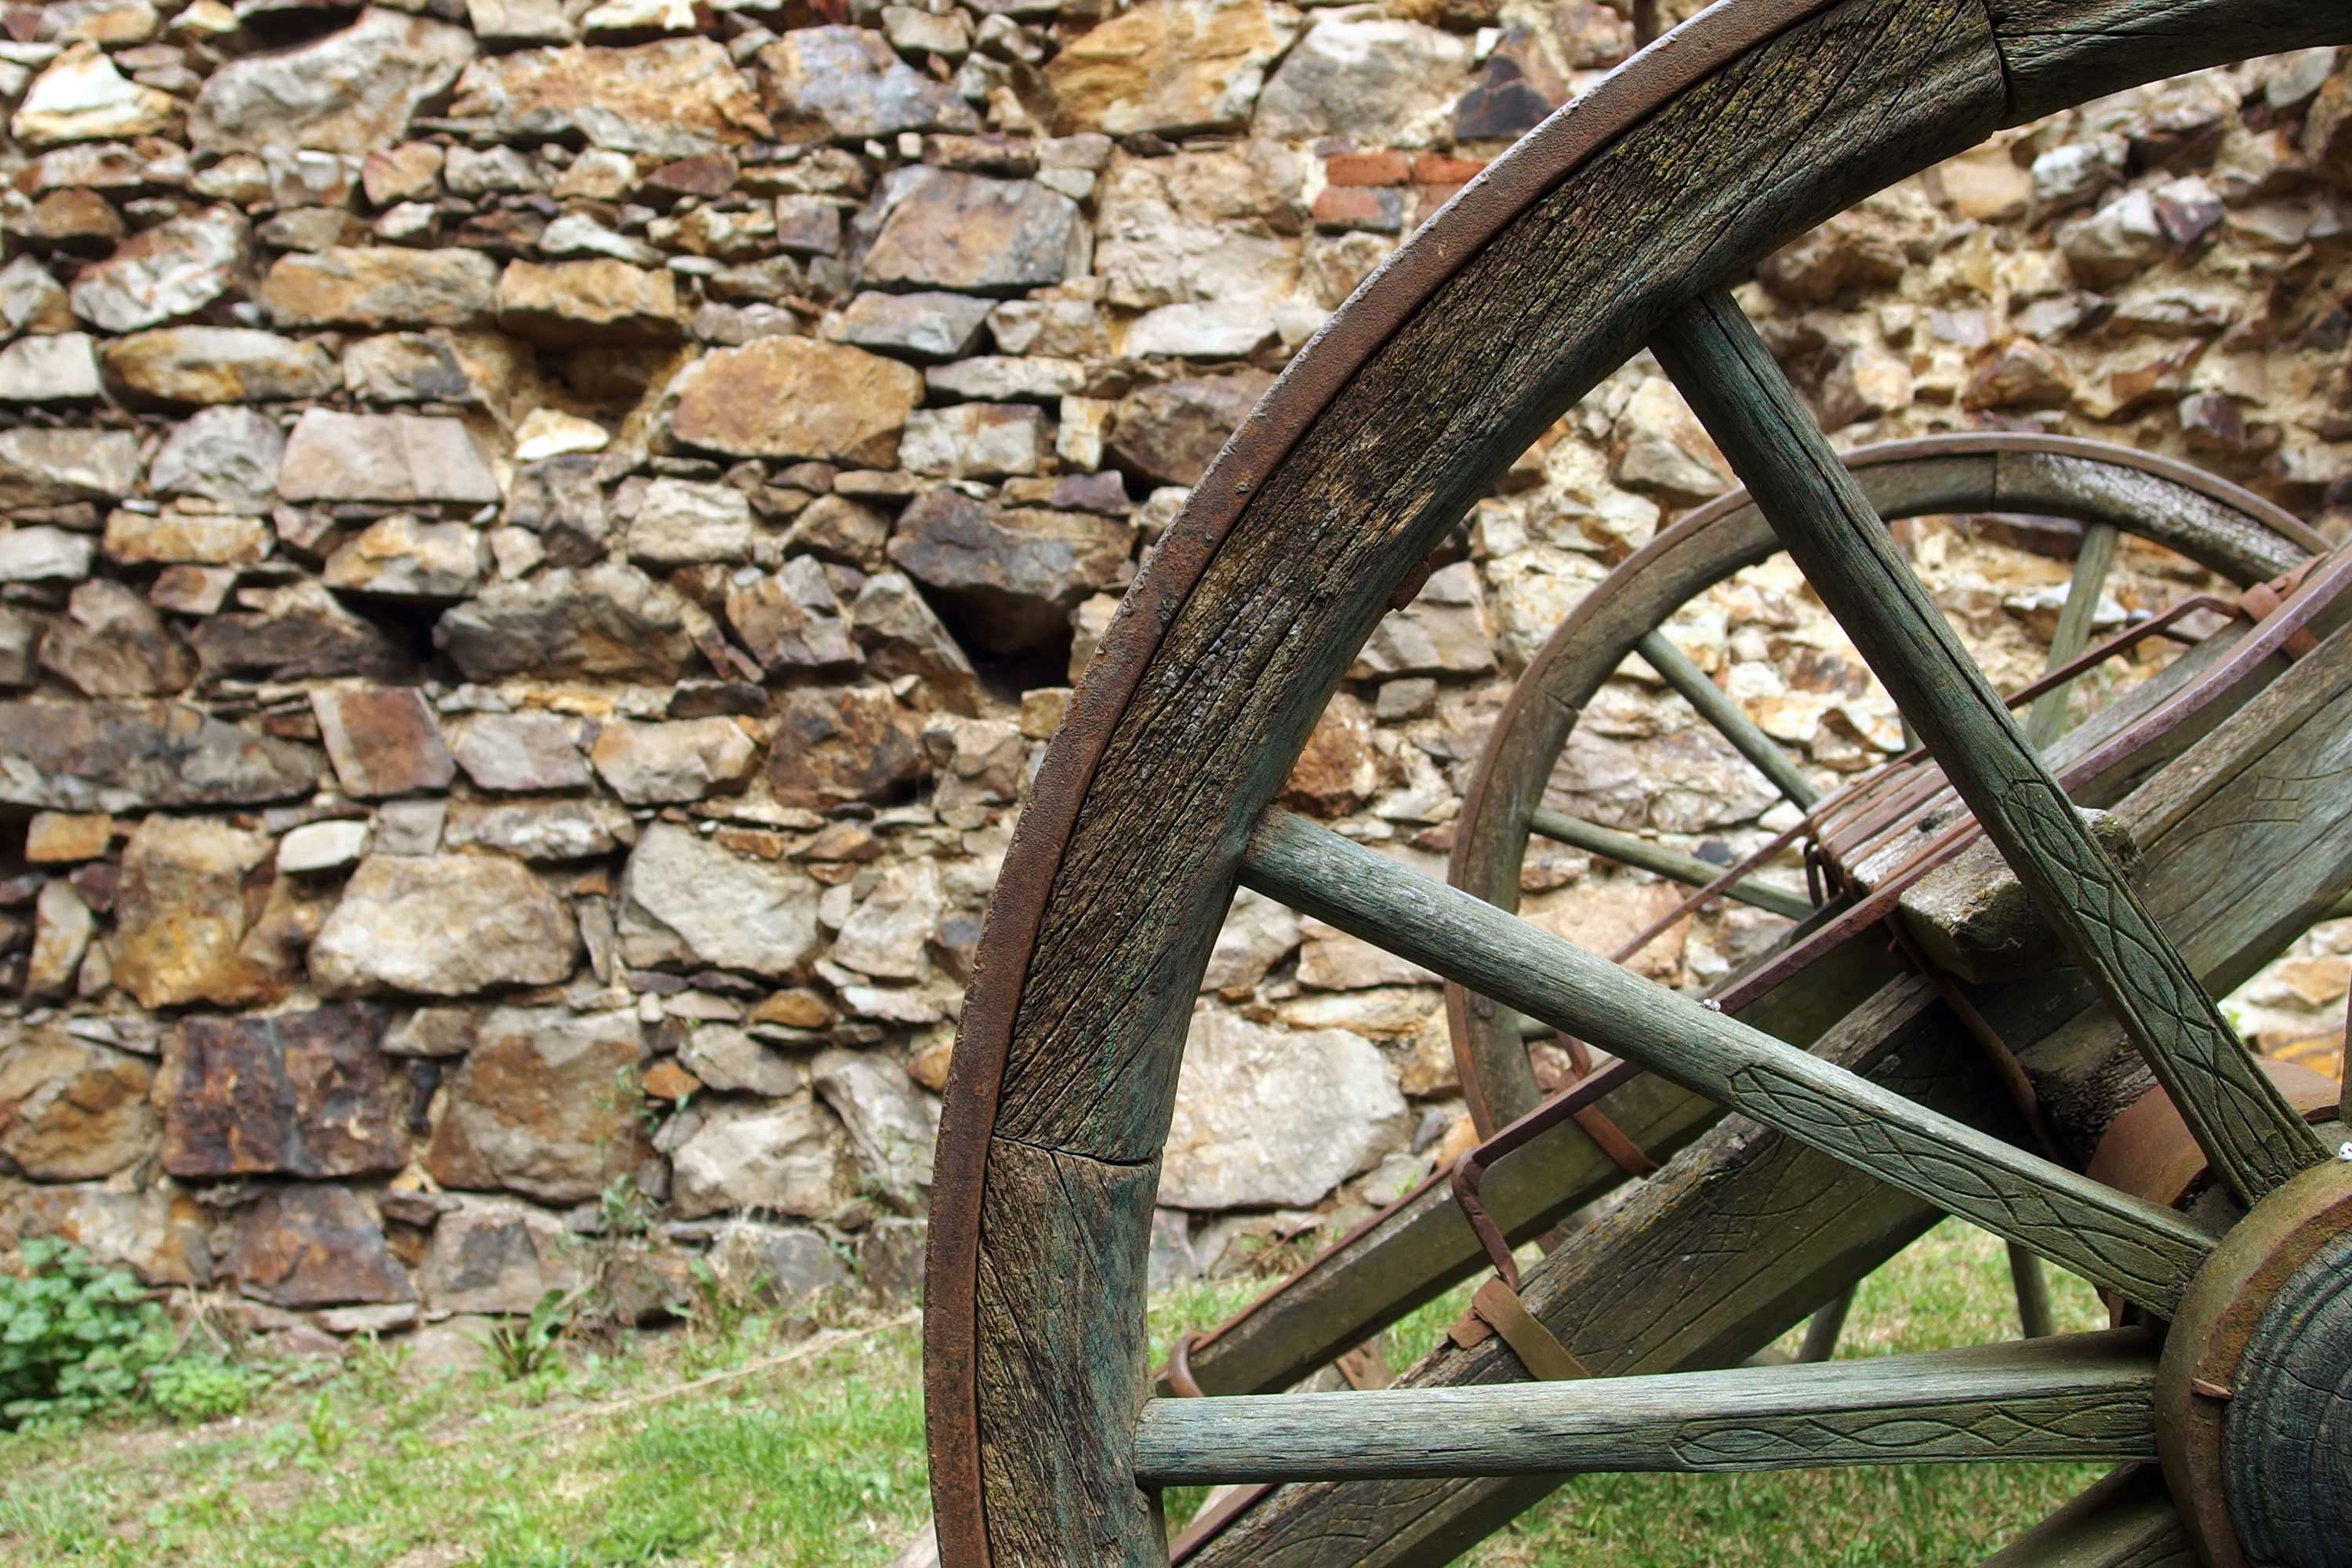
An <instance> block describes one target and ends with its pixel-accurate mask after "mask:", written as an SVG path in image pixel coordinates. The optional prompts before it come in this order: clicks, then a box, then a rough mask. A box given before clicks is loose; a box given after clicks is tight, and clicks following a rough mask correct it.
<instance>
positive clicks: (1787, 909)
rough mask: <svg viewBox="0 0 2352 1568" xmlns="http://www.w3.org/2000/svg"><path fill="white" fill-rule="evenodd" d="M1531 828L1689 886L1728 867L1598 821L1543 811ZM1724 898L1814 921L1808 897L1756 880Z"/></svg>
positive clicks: (1531, 818) (1730, 889) (1733, 889)
mask: <svg viewBox="0 0 2352 1568" xmlns="http://www.w3.org/2000/svg"><path fill="white" fill-rule="evenodd" d="M1528 826H1529V827H1531V828H1533V829H1534V830H1535V831H1536V832H1538V833H1540V834H1542V835H1543V836H1544V837H1546V838H1549V839H1550V840H1552V841H1553V842H1554V843H1557V844H1565V845H1567V846H1569V847H1570V848H1572V849H1584V850H1589V851H1590V852H1591V853H1592V854H1595V855H1600V856H1604V857H1606V858H1609V859H1612V860H1614V861H1616V862H1617V863H1618V864H1619V865H1621V866H1631V867H1633V868H1635V869H1636V870H1642V871H1648V872H1650V873H1652V874H1653V875H1654V876H1660V877H1664V878H1665V879H1667V880H1669V881H1675V882H1680V883H1682V884H1683V885H1684V886H1685V887H1691V888H1704V887H1706V886H1707V885H1708V884H1709V883H1711V882H1713V881H1714V880H1715V879H1717V877H1720V876H1722V875H1723V872H1724V868H1723V867H1721V866H1717V865H1713V864H1711V863H1709V862H1707V861H1705V860H1702V859H1700V858H1698V857H1697V856H1696V855H1685V854H1684V853H1682V852H1681V851H1680V850H1678V849H1669V848H1667V847H1665V846H1664V845H1663V844H1653V843H1651V842H1650V841H1649V840H1648V839H1646V838H1643V837H1638V836H1636V835H1634V834H1631V833H1620V832H1619V831H1617V829H1615V828H1613V827H1603V826H1601V824H1599V823H1597V822H1587V821H1585V820H1584V819H1583V818H1582V817H1580V816H1569V815H1568V814H1567V813H1566V812H1560V811H1552V810H1550V809H1549V808H1545V807H1538V809H1537V810H1535V811H1533V812H1531V813H1529V814H1528ZM1723 896H1724V897H1725V898H1727V899H1736V900H1738V901H1739V902H1741V903H1743V904H1747V905H1749V906H1751V907H1753V908H1756V909H1759V910H1770V911H1771V912H1772V913H1774V914H1776V915H1786V916H1788V917H1789V918H1790V920H1792V921H1801V920H1805V919H1807V918H1809V917H1810V916H1811V914H1812V912H1813V901H1812V900H1811V899H1808V898H1806V897H1805V896H1804V895H1803V894H1802V893H1792V892H1790V890H1789V889H1786V888H1776V887H1774V886H1773V885H1772V884H1771V883H1769V882H1766V881H1762V880H1759V879H1757V878H1754V877H1742V878H1741V879H1739V880H1738V881H1737V882H1734V883H1732V884H1731V885H1730V886H1729V887H1727V888H1726V889H1724V890H1723Z"/></svg>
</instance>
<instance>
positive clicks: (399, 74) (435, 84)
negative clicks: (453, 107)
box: [188, 7, 474, 153]
mask: <svg viewBox="0 0 2352 1568" xmlns="http://www.w3.org/2000/svg"><path fill="white" fill-rule="evenodd" d="M472 58H474V39H473V35H471V34H470V33H467V31H466V30H465V29H464V28H462V27H452V26H447V25H446V24H445V23H441V22H436V21H431V20H428V19H427V18H425V17H423V16H403V15H402V14H401V13H399V12H397V11H391V10H378V9H375V8H373V7H371V8H370V9H368V10H365V11H362V12H361V13H360V18H359V20H358V21H357V22H355V23H353V24H352V26H348V27H345V28H343V29H342V30H341V31H340V32H335V33H330V34H328V35H327V36H326V37H322V38H318V39H315V40H313V41H312V42H310V43H308V44H302V45H299V46H297V47H294V48H290V49H281V50H276V51H273V52H270V53H267V54H259V55H254V56H251V57H249V58H245V59H239V60H231V61H229V62H228V63H227V64H226V65H224V66H222V67H220V68H218V69H216V70H215V71H214V72H213V73H212V75H211V76H210V77H209V78H207V79H206V80H205V86H204V90H203V91H201V92H199V93H197V94H196V102H195V107H194V109H193V110H190V111H189V114H188V140H189V141H190V142H193V143H194V145H195V146H197V147H198V148H200V149H202V150H204V151H205V152H210V153H282V152H283V150H284V149H286V148H289V147H313V148H317V149H319V150H320V151H321V152H327V153H373V152H375V151H376V150H377V149H379V148H382V147H387V146H390V145H391V144H392V143H394V142H398V141H399V140H400V139H401V136H402V134H403V133H404V132H405V131H406V130H407V128H408V120H409V117H410V116H411V115H413V114H415V112H416V110H417V109H418V107H419V106H420V105H422V104H423V103H424V102H425V100H428V99H430V98H433V97H434V96H436V94H438V93H442V92H445V91H446V90H447V89H448V88H449V85H450V83H452V82H454V81H456V80H457V73H458V71H460V70H462V69H463V68H465V66H466V63H467V61H468V60H470V59H472Z"/></svg>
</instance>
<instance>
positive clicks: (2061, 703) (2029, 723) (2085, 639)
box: [2025, 522, 2122, 752]
mask: <svg viewBox="0 0 2352 1568" xmlns="http://www.w3.org/2000/svg"><path fill="white" fill-rule="evenodd" d="M2121 538H2122V534H2121V533H2120V531H2118V530H2117V529H2116V526H2115V525H2114V524H2113V523H2108V522H2095V523H2092V524H2090V525H2089V526H2088V527H2086V528H2084V530H2083V548H2082V549H2081V550H2079V551H2077V552H2075V554H2074V581H2073V582H2071V583H2069V584H2066V602H2065V603H2064V604H2063V605H2060V606H2059V609H2058V629H2057V630H2056V631H2054V632H2053V633H2052V634H2051V637H2050V659H2049V662H2048V663H2047V664H2045V665H2043V666H2042V668H2043V669H2044V670H2045V671H2047V670H2053V669H2055V668H2058V667H2059V666H2060V665H2062V664H2064V663H2065V662H2066V661H2067V660H2068V659H2070V658H2074V656H2075V655H2076V654H2079V653H2081V652H2082V651H2083V649H2084V647H2087V646H2088V645H2089V643H2090V640H2091V623H2092V622H2093V621H2094V620H2095V619H2096V618H2097V617H2098V614H2099V597H2100V595H2103V594H2105V592H2106V588H2107V573H2108V570H2109V569H2110V568H2111V567H2113V566H2114V565H2115V561H2116V543H2117V542H2119V541H2120V540H2121ZM2073 689H2074V682H2073V681H2071V680H2070V681H2068V682H2066V683H2065V684H2064V685H2063V686H2053V687H2052V688H2051V689H2049V690H2047V691H2045V692H2043V693H2042V695H2041V696H2039V697H2037V698H2035V699H2034V700H2033V707H2032V710H2030V711H2029V712H2027V714H2026V716H2025V740H2026V743H2027V744H2028V745H2030V746H2032V748H2033V749H2034V750H2035V751H2037V752H2046V751H2048V750H2049V749H2050V742H2053V741H2054V740H2056V739H2057V738H2058V737H2059V736H2061V735H2063V734H2064V733H2065V732H2066V699H2067V696H2068V695H2069V694H2070V692H2071V691H2072V690H2073Z"/></svg>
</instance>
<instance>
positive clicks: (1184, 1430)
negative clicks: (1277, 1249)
mask: <svg viewBox="0 0 2352 1568" xmlns="http://www.w3.org/2000/svg"><path fill="white" fill-rule="evenodd" d="M2155 1382H2156V1349H2155V1344H2154V1342H2153V1341H2152V1340H2151V1339H2150V1338H2149V1337H2148V1336H2147V1334H2146V1333H2145V1332H2143V1331H2139V1330H2136V1329H2126V1330H2123V1331H2116V1332H2111V1333H2099V1334H2076V1335H2069V1336H2067V1337H2065V1338H2063V1339H2050V1340H2036V1341H2033V1342H2030V1343H2025V1344H2014V1345H1987V1346H1979V1347H1977V1348H1974V1349H1970V1350H1958V1351H1938V1352H1929V1353H1927V1354H1923V1355H1906V1356H1869V1357H1864V1358H1863V1359H1861V1360H1857V1361H1843V1362H1822V1363H1814V1364H1811V1365H1805V1364H1791V1365H1786V1366H1769V1367H1739V1368H1734V1369H1731V1370H1728V1371H1724V1372H1697V1373H1665V1374H1664V1375H1661V1376H1655V1377H1603V1378H1577V1379H1570V1380H1569V1381H1567V1382H1561V1383H1531V1384H1516V1385H1511V1386H1507V1387H1500V1388H1389V1389H1379V1390H1374V1391H1369V1392H1360V1393H1354V1394H1348V1393H1339V1394H1258V1395H1255V1396H1251V1397H1244V1398H1215V1397H1211V1398H1205V1399H1155V1400H1152V1401H1150V1403H1149V1404H1147V1405H1144V1407H1143V1414H1142V1416H1141V1417H1140V1419H1139V1421H1138V1423H1137V1426H1136V1434H1135V1472H1136V1479H1138V1480H1139V1481H1141V1482H1143V1483H1144V1484H1145V1485H1147V1486H1194V1485H1200V1484H1202V1483H1217V1482H1224V1481H1273V1480H1360V1479H1373V1478H1380V1477H1439V1476H1516V1475H1565V1474H1576V1473H1580V1472H1587V1471H1598V1470H1610V1471H1633V1470H1681V1471H1729V1470H1786V1469H1796V1468H1819V1467H1823V1466H1832V1465H1835V1466H1856V1465H1921V1464H1981V1463H1984V1462H1987V1461H1990V1460H2023V1459H2044V1460H2046V1459H2114V1460H2126V1459H2146V1458H2153V1457H2154V1456H2155V1453H2156V1437H2155V1431H2154V1426H2153V1422H2152V1411H2151V1402H2152V1397H2153V1390H2154V1387H2155Z"/></svg>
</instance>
